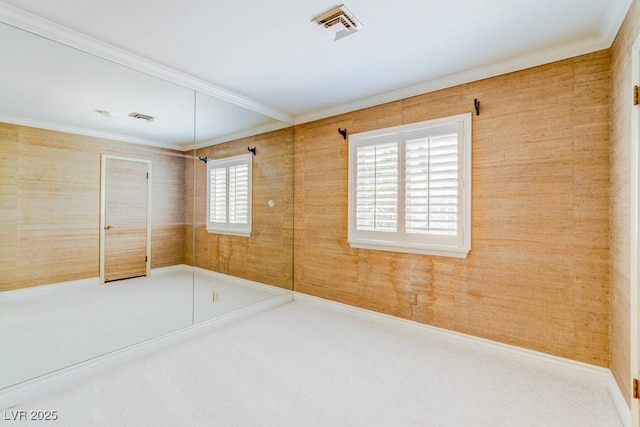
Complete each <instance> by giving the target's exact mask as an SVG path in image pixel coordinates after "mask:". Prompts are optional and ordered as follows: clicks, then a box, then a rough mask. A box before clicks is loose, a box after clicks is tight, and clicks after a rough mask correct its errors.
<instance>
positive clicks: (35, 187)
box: [0, 124, 184, 290]
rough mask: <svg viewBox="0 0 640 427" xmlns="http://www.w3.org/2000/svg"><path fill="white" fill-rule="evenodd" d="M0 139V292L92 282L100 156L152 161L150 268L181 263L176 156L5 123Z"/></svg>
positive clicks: (180, 192)
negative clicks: (75, 282) (1, 271)
mask: <svg viewBox="0 0 640 427" xmlns="http://www.w3.org/2000/svg"><path fill="white" fill-rule="evenodd" d="M0 135H1V140H2V151H1V152H0V162H2V165H1V166H2V168H1V169H0V199H1V201H2V208H0V209H1V211H0V212H1V216H0V218H1V220H0V225H1V228H0V233H2V234H3V236H4V235H7V236H9V237H8V238H7V239H4V238H3V239H2V243H0V251H3V255H2V257H1V260H0V267H1V268H2V270H3V274H2V275H1V277H0V290H12V289H19V288H25V287H31V286H37V285H44V284H50V283H59V282H64V281H69V280H77V279H83V278H90V277H98V275H99V238H100V233H99V226H100V221H99V219H100V154H101V153H107V154H114V155H122V156H129V157H137V158H145V159H151V160H152V162H153V167H154V168H155V169H156V170H157V173H156V174H154V182H153V195H152V203H153V204H154V206H157V207H158V212H154V214H153V215H156V216H157V217H156V218H154V217H153V216H152V219H153V224H152V260H151V261H152V262H151V265H152V267H160V266H164V265H173V264H180V263H182V262H184V248H183V246H184V226H183V224H182V220H183V217H184V212H183V207H184V201H183V190H182V187H183V185H184V176H183V175H182V171H183V170H184V165H183V164H184V158H183V155H182V154H181V153H179V152H175V151H171V150H165V149H159V148H152V147H146V146H142V145H135V144H128V143H123V142H118V141H111V140H106V139H100V138H92V137H87V136H81V135H74V134H67V133H63V132H55V131H49V130H44V129H35V128H29V127H24V126H15V125H8V124H0ZM5 166H6V168H5ZM4 252H6V256H5V254H4Z"/></svg>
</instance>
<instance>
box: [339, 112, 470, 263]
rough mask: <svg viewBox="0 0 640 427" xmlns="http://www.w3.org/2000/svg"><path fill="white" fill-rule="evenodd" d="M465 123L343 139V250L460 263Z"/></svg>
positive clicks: (466, 242) (466, 175)
mask: <svg viewBox="0 0 640 427" xmlns="http://www.w3.org/2000/svg"><path fill="white" fill-rule="evenodd" d="M470 137H471V116H470V114H465V115H461V116H454V117H450V118H445V119H438V120H431V121H427V122H421V123H414V124H411V125H404V126H399V127H396V128H390V129H383V130H380V131H372V132H365V133H361V134H354V135H351V136H350V137H349V146H350V147H349V153H350V163H349V168H350V170H349V182H350V184H349V243H350V244H351V245H352V246H354V247H360V248H370V249H382V250H392V251H401V252H417V253H425V254H435V255H445V256H455V257H466V254H467V253H468V252H469V250H470V247H471V236H470V232H471V229H470V228H471V221H470V215H471V210H470V202H471V193H470V191H471V173H470V171H471V140H470Z"/></svg>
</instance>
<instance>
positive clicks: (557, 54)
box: [294, 0, 632, 125]
mask: <svg viewBox="0 0 640 427" xmlns="http://www.w3.org/2000/svg"><path fill="white" fill-rule="evenodd" d="M631 3H632V0H612V1H611V3H610V4H609V8H608V10H607V13H606V15H605V18H604V20H603V23H602V25H601V27H600V32H599V34H598V35H597V36H594V37H589V38H584V39H581V40H577V41H575V42H573V43H569V44H565V45H561V46H555V47H553V48H549V49H546V50H543V51H539V52H535V53H532V54H528V55H522V56H520V57H517V58H513V59H509V60H507V61H502V62H496V63H494V64H490V65H487V66H485V67H481V68H476V69H473V70H468V71H463V72H461V73H457V74H452V75H449V76H445V77H442V78H437V79H433V80H429V81H426V82H423V83H419V84H417V85H413V86H408V87H405V88H402V89H398V90H394V91H390V92H386V93H383V94H379V95H374V96H371V97H367V98H363V99H359V100H357V101H353V102H349V103H346V104H341V105H337V106H332V107H328V108H324V109H321V110H316V111H311V112H308V113H304V114H301V115H298V116H294V123H295V124H296V125H299V124H302V123H308V122H312V121H315V120H320V119H324V118H327V117H332V116H337V115H339V114H344V113H349V112H352V111H356V110H361V109H364V108H369V107H373V106H376V105H381V104H386V103H388V102H393V101H399V100H401V99H405V98H410V97H412V96H417V95H422V94H425V93H429V92H434V91H436V90H441V89H446V88H450V87H453V86H458V85H461V84H465V83H471V82H475V81H478V80H483V79H486V78H490V77H495V76H499V75H502V74H507V73H512V72H514V71H520V70H525V69H527V68H531V67H536V66H539V65H543V64H549V63H551V62H555V61H561V60H563V59H568V58H572V57H574V56H579V55H584V54H587V53H591V52H596V51H598V50H602V49H608V48H610V47H611V45H612V43H613V41H614V40H615V37H616V35H617V34H618V31H619V30H620V27H621V26H622V23H623V21H624V19H625V17H626V15H627V12H628V10H629V7H630V6H631ZM471 108H472V107H471V106H470V107H469V111H471Z"/></svg>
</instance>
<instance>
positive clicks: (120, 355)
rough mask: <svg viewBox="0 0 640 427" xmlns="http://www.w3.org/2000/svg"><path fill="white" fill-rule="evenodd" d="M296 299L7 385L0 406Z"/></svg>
mask: <svg viewBox="0 0 640 427" xmlns="http://www.w3.org/2000/svg"><path fill="white" fill-rule="evenodd" d="M189 268H191V267H189ZM292 301H293V293H292V292H288V293H285V294H282V295H279V296H275V297H273V298H270V299H268V300H266V301H263V302H260V303H257V304H253V305H251V306H249V307H245V308H243V309H240V310H237V311H234V312H231V313H228V314H225V315H222V316H219V317H216V318H214V319H211V320H207V321H204V322H201V323H197V324H194V325H192V326H189V327H186V328H183V329H180V330H177V331H175V332H171V333H168V334H165V335H162V336H160V337H157V338H153V339H150V340H147V341H144V342H142V343H139V344H135V345H132V346H130V347H126V348H124V349H121V350H116V351H113V352H111V353H107V354H105V355H103V356H99V357H96V358H94V359H91V360H87V361H85V362H81V363H78V364H76V365H73V366H70V367H68V368H64V369H60V370H58V371H55V372H52V373H50V374H46V375H43V376H41V377H38V378H35V379H32V380H29V381H25V382H22V383H20V384H17V385H15V386H11V387H7V388H5V389H3V390H1V391H0V408H2V409H3V408H9V407H12V406H15V405H18V404H21V403H24V402H27V401H29V400H32V399H35V398H37V397H39V396H42V395H44V394H47V393H52V392H55V391H58V390H61V389H63V388H65V387H68V386H70V385H72V384H74V383H76V382H78V381H81V380H84V379H87V378H90V377H92V376H94V375H96V374H98V373H100V372H103V371H106V370H108V369H110V368H113V367H116V366H119V365H122V364H124V363H127V362H130V361H133V360H135V359H138V358H140V357H142V356H145V355H149V354H152V353H154V352H156V351H158V350H162V349H164V348H167V347H171V346H174V345H176V344H179V343H180V342H183V341H185V340H187V339H190V338H193V337H196V336H199V335H201V334H205V333H208V332H211V331H213V330H215V329H218V328H221V327H223V326H226V325H228V324H230V323H233V322H237V321H239V320H242V319H245V318H247V317H250V316H253V315H256V314H258V313H262V312H264V311H267V310H271V309H273V308H275V307H278V306H281V305H284V304H287V303H289V302H292Z"/></svg>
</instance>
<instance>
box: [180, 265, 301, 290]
mask: <svg viewBox="0 0 640 427" xmlns="http://www.w3.org/2000/svg"><path fill="white" fill-rule="evenodd" d="M188 268H189V269H191V267H188ZM193 269H194V271H195V272H196V273H200V274H202V275H203V276H207V277H211V278H212V279H216V280H221V281H224V282H227V283H231V284H234V285H236V286H244V287H246V288H249V289H255V290H259V291H265V290H268V291H272V292H274V293H276V294H280V293H283V292H287V293H289V292H291V290H290V289H284V288H279V287H277V286H273V285H267V284H265V283H260V282H255V281H253V280H249V279H243V278H240V277H236V276H230V275H228V274H224V273H218V272H217V271H212V270H207V269H205V268H200V267H193Z"/></svg>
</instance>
